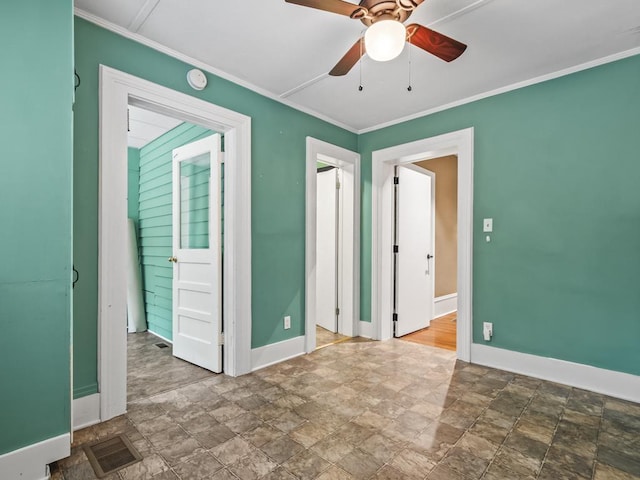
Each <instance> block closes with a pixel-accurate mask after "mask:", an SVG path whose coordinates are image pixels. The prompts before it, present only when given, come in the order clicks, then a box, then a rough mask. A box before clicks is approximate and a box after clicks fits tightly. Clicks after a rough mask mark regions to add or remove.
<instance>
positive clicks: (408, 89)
mask: <svg viewBox="0 0 640 480" xmlns="http://www.w3.org/2000/svg"><path fill="white" fill-rule="evenodd" d="M407 48H408V49H409V57H408V58H409V86H408V87H407V91H408V92H410V91H411V90H413V88H411V45H407Z"/></svg>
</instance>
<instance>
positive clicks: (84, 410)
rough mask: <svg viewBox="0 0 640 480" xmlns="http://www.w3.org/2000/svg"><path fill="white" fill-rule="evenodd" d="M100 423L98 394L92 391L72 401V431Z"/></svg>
mask: <svg viewBox="0 0 640 480" xmlns="http://www.w3.org/2000/svg"><path fill="white" fill-rule="evenodd" d="M96 423H100V394H99V393H94V394H93V395H87V396H86V397H80V398H76V399H75V400H74V401H73V423H72V426H73V431H74V432H75V431H76V430H80V429H81V428H85V427H90V426H91V425H95V424H96Z"/></svg>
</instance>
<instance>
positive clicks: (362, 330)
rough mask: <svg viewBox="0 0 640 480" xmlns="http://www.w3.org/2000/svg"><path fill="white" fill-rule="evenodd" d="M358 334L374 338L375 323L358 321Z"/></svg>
mask: <svg viewBox="0 0 640 480" xmlns="http://www.w3.org/2000/svg"><path fill="white" fill-rule="evenodd" d="M358 336H359V337H362V338H373V324H372V323H371V322H363V321H362V320H360V321H359V322H358Z"/></svg>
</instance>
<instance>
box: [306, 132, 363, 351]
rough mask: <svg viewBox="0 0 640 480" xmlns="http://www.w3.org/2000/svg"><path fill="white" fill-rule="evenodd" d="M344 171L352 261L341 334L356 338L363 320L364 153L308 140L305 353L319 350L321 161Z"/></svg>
mask: <svg viewBox="0 0 640 480" xmlns="http://www.w3.org/2000/svg"><path fill="white" fill-rule="evenodd" d="M318 161H321V162H323V163H326V164H328V165H333V166H335V167H338V168H340V169H342V172H343V178H342V187H341V188H342V201H343V215H342V218H341V219H340V221H341V225H342V235H343V236H342V245H343V246H344V250H348V252H349V254H348V255H344V253H345V252H343V255H344V257H343V258H345V259H347V258H349V259H350V261H341V262H340V269H341V275H340V278H341V280H342V284H341V285H340V292H339V294H338V302H339V306H340V321H339V329H338V331H339V333H341V334H343V335H346V336H348V337H352V336H354V335H356V332H357V331H358V330H357V327H358V325H357V324H358V321H359V319H360V234H359V233H360V231H359V225H360V154H359V153H356V152H352V151H351V150H347V149H345V148H342V147H339V146H337V145H333V144H331V143H327V142H323V141H321V140H317V139H315V138H313V137H307V158H306V186H305V191H306V199H305V201H306V211H305V279H306V280H305V337H306V343H305V350H306V352H307V353H311V352H313V351H314V350H315V348H316V223H317V218H316V217H317V215H316V204H317V198H316V195H317V172H318V168H317V164H318V163H317V162H318Z"/></svg>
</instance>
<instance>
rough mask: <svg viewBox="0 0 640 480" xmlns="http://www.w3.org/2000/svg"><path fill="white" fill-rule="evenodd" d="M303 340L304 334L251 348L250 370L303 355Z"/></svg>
mask: <svg viewBox="0 0 640 480" xmlns="http://www.w3.org/2000/svg"><path fill="white" fill-rule="evenodd" d="M304 341H305V336H304V335H301V336H299V337H295V338H291V339H289V340H283V341H282V342H277V343H272V344H271V345H265V346H264V347H258V348H253V349H251V371H252V372H254V371H256V370H260V369H261V368H265V367H268V366H269V365H273V364H275V363H280V362H284V361H285V360H289V359H290V358H294V357H299V356H300V355H304V354H305V350H304Z"/></svg>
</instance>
